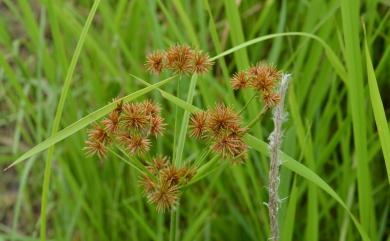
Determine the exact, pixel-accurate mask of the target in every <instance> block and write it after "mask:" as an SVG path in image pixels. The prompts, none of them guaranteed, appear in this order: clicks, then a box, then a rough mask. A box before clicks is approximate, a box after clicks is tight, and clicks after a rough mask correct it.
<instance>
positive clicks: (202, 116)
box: [190, 111, 208, 138]
mask: <svg viewBox="0 0 390 241" xmlns="http://www.w3.org/2000/svg"><path fill="white" fill-rule="evenodd" d="M207 119H208V113H207V112H205V111H200V112H196V113H194V114H192V115H191V120H190V129H191V134H190V135H191V136H192V137H195V138H202V137H203V136H204V134H205V132H206V129H207V125H206V123H207Z"/></svg>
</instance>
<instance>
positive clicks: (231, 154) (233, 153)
mask: <svg viewBox="0 0 390 241" xmlns="http://www.w3.org/2000/svg"><path fill="white" fill-rule="evenodd" d="M212 148H213V150H214V151H215V152H217V153H219V154H221V155H222V156H223V157H226V158H235V157H238V156H239V155H242V154H243V153H245V152H246V151H247V148H248V147H247V145H246V144H245V142H244V141H243V140H242V139H241V138H240V137H239V136H237V135H234V134H223V135H220V136H218V137H217V138H216V141H215V143H214V145H213V147H212Z"/></svg>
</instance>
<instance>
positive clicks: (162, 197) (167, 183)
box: [140, 156, 196, 212]
mask: <svg viewBox="0 0 390 241" xmlns="http://www.w3.org/2000/svg"><path fill="white" fill-rule="evenodd" d="M146 168H147V170H148V173H145V174H144V175H143V176H142V177H141V180H140V183H141V186H142V188H143V190H144V194H145V196H146V197H147V199H148V201H149V202H150V203H152V204H154V205H156V209H157V211H158V212H164V211H165V210H167V209H170V208H173V207H174V206H175V205H176V204H177V202H178V200H179V196H180V189H181V187H182V186H183V185H185V184H186V183H188V182H189V181H190V180H191V178H192V177H193V176H194V175H195V174H196V169H195V168H189V167H181V168H178V167H176V166H174V165H173V164H171V163H170V161H169V159H168V158H167V157H162V156H157V157H155V158H153V160H152V161H151V162H150V163H148V165H147V167H146Z"/></svg>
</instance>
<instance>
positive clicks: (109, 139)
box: [84, 100, 165, 158]
mask: <svg viewBox="0 0 390 241" xmlns="http://www.w3.org/2000/svg"><path fill="white" fill-rule="evenodd" d="M117 102H118V101H117ZM164 129H165V123H164V119H163V118H162V117H161V115H160V107H159V106H158V105H157V104H155V103H153V102H152V101H150V100H145V101H143V102H139V103H126V104H123V102H118V103H117V105H116V108H115V109H114V110H113V111H112V112H111V113H109V114H108V115H107V117H106V118H104V119H103V120H102V121H100V122H99V123H96V124H95V125H94V127H93V128H91V129H90V130H89V131H88V140H87V141H86V142H85V147H84V150H85V152H86V154H87V155H97V156H99V157H100V158H103V157H105V155H106V153H107V147H108V145H110V144H112V143H115V144H118V145H120V146H122V147H123V148H124V149H126V150H127V151H128V152H129V154H131V155H142V154H144V153H146V152H147V151H148V150H149V149H150V146H151V141H150V136H155V137H157V136H159V135H162V134H163V131H164Z"/></svg>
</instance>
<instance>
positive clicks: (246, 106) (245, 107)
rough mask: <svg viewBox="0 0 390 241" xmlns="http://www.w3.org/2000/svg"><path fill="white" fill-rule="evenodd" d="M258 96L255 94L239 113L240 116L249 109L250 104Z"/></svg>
mask: <svg viewBox="0 0 390 241" xmlns="http://www.w3.org/2000/svg"><path fill="white" fill-rule="evenodd" d="M256 96H257V93H254V94H253V96H252V97H251V98H250V99H249V100H248V102H246V104H245V105H244V107H242V109H241V110H240V111H239V112H238V114H239V115H241V114H242V112H244V111H245V110H246V109H247V108H248V106H249V104H250V103H251V102H252V101H253V100H254V99H255V98H256Z"/></svg>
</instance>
